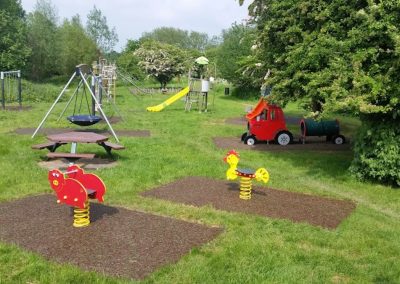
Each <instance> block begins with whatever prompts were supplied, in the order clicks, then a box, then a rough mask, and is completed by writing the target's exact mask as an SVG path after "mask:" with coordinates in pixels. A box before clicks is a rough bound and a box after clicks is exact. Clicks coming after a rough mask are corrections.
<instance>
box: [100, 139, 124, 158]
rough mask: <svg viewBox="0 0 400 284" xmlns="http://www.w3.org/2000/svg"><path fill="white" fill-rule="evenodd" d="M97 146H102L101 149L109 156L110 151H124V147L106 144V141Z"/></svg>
mask: <svg viewBox="0 0 400 284" xmlns="http://www.w3.org/2000/svg"><path fill="white" fill-rule="evenodd" d="M99 145H100V146H103V148H104V149H105V150H106V151H107V153H108V154H109V155H111V150H123V149H125V147H124V146H123V145H119V144H116V143H111V142H108V141H105V142H101V143H99Z"/></svg>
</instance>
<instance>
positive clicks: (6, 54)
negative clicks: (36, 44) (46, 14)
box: [0, 0, 31, 71]
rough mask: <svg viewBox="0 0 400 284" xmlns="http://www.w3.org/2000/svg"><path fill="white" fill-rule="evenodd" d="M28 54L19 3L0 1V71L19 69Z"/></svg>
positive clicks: (7, 0) (24, 25)
mask: <svg viewBox="0 0 400 284" xmlns="http://www.w3.org/2000/svg"><path fill="white" fill-rule="evenodd" d="M30 52H31V49H30V48H29V47H28V46H27V44H26V23H25V12H24V10H23V9H22V6H21V1H20V0H2V1H0V70H3V71H4V70H11V69H14V70H15V69H21V68H22V67H23V66H24V65H25V62H26V59H27V58H28V56H29V54H30Z"/></svg>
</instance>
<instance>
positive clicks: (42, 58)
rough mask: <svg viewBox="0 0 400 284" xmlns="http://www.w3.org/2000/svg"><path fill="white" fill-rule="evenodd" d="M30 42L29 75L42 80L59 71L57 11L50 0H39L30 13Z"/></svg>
mask: <svg viewBox="0 0 400 284" xmlns="http://www.w3.org/2000/svg"><path fill="white" fill-rule="evenodd" d="M28 31H29V32H28V44H29V46H30V47H31V48H32V54H31V56H30V58H29V62H28V66H27V69H28V77H29V78H31V79H34V80H42V79H44V78H48V77H50V76H52V75H55V74H56V73H57V69H58V62H59V51H60V45H59V42H58V39H57V36H58V34H57V33H58V27H57V11H56V8H55V7H54V6H53V5H52V3H51V1H50V0H38V1H37V2H36V5H35V9H34V11H33V12H32V13H30V14H29V15H28Z"/></svg>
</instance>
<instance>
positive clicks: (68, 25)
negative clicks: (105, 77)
mask: <svg viewBox="0 0 400 284" xmlns="http://www.w3.org/2000/svg"><path fill="white" fill-rule="evenodd" d="M59 39H60V43H61V50H60V64H59V68H60V70H59V71H60V73H61V74H64V75H70V74H71V73H72V72H73V71H74V68H75V66H76V65H78V64H88V65H89V66H90V64H91V63H92V62H93V61H96V60H97V59H98V57H99V55H100V51H99V50H98V49H97V46H96V43H95V42H94V41H93V40H92V39H91V38H90V37H89V36H88V35H87V34H86V32H85V28H84V27H83V25H82V22H81V19H80V17H79V15H76V16H74V17H72V19H71V20H67V19H65V20H64V22H63V24H62V25H61V27H60V29H59Z"/></svg>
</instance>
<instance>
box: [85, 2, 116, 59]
mask: <svg viewBox="0 0 400 284" xmlns="http://www.w3.org/2000/svg"><path fill="white" fill-rule="evenodd" d="M86 30H87V33H88V34H89V36H90V37H91V38H92V39H93V40H94V42H95V43H96V45H97V46H98V47H99V48H100V50H101V51H102V52H103V53H104V54H107V53H109V52H111V51H112V49H113V48H114V46H115V45H116V43H117V42H118V35H117V33H116V31H115V27H114V28H112V29H110V28H109V27H108V24H107V18H106V16H103V14H102V13H101V10H100V9H97V8H96V6H94V7H93V9H92V10H91V11H90V12H89V14H88V16H87V23H86Z"/></svg>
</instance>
